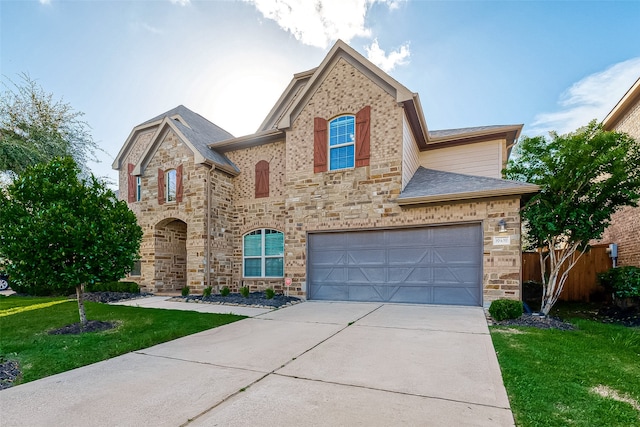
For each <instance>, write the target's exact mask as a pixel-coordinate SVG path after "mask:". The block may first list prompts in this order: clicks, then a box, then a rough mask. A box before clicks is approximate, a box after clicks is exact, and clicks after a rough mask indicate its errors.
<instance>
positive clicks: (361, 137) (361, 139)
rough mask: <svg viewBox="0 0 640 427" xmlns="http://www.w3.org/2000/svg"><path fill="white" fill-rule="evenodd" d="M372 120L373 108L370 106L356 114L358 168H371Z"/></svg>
mask: <svg viewBox="0 0 640 427" xmlns="http://www.w3.org/2000/svg"><path fill="white" fill-rule="evenodd" d="M370 118H371V107H370V106H368V105H367V106H366V107H364V108H363V109H362V110H360V111H358V113H357V114H356V167H360V166H369V157H371V147H370V146H371V136H370V135H371V132H370V128H371V126H370V122H371V120H370Z"/></svg>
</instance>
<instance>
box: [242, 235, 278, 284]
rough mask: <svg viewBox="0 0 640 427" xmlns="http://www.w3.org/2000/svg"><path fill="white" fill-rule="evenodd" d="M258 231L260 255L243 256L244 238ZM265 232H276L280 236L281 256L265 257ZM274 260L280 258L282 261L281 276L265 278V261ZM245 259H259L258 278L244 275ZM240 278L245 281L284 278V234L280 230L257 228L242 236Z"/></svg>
mask: <svg viewBox="0 0 640 427" xmlns="http://www.w3.org/2000/svg"><path fill="white" fill-rule="evenodd" d="M257 231H260V232H261V233H260V236H261V242H260V248H261V251H260V252H261V253H260V255H250V256H246V255H245V243H244V239H245V237H246V236H248V235H251V234H254V233H255V232H257ZM267 231H269V232H276V233H279V234H280V235H281V236H282V254H280V255H266V251H267V245H266V236H267V233H266V232H267ZM274 258H281V259H282V275H281V276H267V275H266V272H267V263H266V260H267V259H274ZM247 259H260V275H259V276H247V275H245V272H246V270H245V261H246V260H247ZM242 277H244V278H247V279H281V278H283V277H284V233H283V232H282V231H280V230H276V229H274V228H258V229H256V230H251V231H250V232H248V233H246V234H244V235H243V236H242Z"/></svg>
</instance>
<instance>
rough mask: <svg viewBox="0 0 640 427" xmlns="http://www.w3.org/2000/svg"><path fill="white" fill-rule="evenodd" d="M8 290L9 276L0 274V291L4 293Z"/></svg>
mask: <svg viewBox="0 0 640 427" xmlns="http://www.w3.org/2000/svg"><path fill="white" fill-rule="evenodd" d="M7 288H9V276H7V275H6V274H2V273H0V291H4V290H5V289H7Z"/></svg>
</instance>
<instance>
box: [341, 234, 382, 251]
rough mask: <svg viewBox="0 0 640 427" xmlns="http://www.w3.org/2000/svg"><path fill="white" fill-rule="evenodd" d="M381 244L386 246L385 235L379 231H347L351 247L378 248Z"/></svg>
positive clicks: (348, 244)
mask: <svg viewBox="0 0 640 427" xmlns="http://www.w3.org/2000/svg"><path fill="white" fill-rule="evenodd" d="M381 246H384V235H383V234H381V233H379V232H377V231H361V232H357V233H347V247H349V248H367V247H369V248H376V247H381Z"/></svg>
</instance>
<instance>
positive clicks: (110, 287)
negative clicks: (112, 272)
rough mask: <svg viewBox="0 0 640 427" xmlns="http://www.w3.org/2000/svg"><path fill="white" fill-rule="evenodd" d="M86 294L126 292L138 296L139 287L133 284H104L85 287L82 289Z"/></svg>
mask: <svg viewBox="0 0 640 427" xmlns="http://www.w3.org/2000/svg"><path fill="white" fill-rule="evenodd" d="M84 290H85V291H86V292H127V293H131V294H139V293H140V287H139V286H138V284H137V283H134V282H104V283H94V284H92V285H87V286H86V287H85V289H84Z"/></svg>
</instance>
